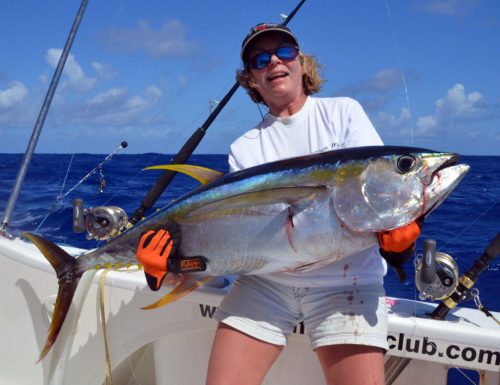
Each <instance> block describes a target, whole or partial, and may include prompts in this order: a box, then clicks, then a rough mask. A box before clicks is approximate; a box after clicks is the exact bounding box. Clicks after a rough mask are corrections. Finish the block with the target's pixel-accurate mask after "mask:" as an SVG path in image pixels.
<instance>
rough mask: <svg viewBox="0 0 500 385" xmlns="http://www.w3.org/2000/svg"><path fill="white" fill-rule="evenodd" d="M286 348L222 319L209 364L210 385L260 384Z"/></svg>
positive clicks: (208, 383) (208, 384)
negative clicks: (243, 330)
mask: <svg viewBox="0 0 500 385" xmlns="http://www.w3.org/2000/svg"><path fill="white" fill-rule="evenodd" d="M282 350H283V346H280V345H273V344H270V343H267V342H264V341H261V340H258V339H256V338H253V337H251V336H249V335H247V334H245V333H242V332H240V331H238V330H236V329H234V328H232V327H230V326H228V325H225V324H223V323H219V325H218V327H217V331H216V333H215V339H214V343H213V346H212V352H211V354H210V361H209V364H208V374H207V382H206V383H207V385H235V384H239V385H259V384H261V383H262V381H263V380H264V377H265V375H266V373H267V372H268V370H269V369H270V368H271V366H272V364H273V363H274V361H276V359H277V358H278V356H279V354H280V353H281V351H282Z"/></svg>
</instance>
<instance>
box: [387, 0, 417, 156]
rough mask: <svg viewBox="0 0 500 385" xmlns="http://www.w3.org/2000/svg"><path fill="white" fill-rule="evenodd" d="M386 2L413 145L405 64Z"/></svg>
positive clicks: (411, 118) (411, 138)
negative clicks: (402, 60) (403, 63)
mask: <svg viewBox="0 0 500 385" xmlns="http://www.w3.org/2000/svg"><path fill="white" fill-rule="evenodd" d="M384 2H385V8H386V10H387V18H388V21H389V27H390V28H391V34H392V41H393V43H394V49H395V50H396V57H397V60H398V65H399V71H400V72H401V79H402V81H403V88H404V91H405V96H406V106H407V107H408V114H409V121H410V140H411V145H412V146H413V116H412V109H411V106H410V94H409V92H408V85H407V83H406V75H405V71H404V70H403V65H402V62H401V55H400V51H399V46H398V41H397V39H396V32H395V30H394V25H393V23H392V16H391V10H390V8H389V2H388V0H384Z"/></svg>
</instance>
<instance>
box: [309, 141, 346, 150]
mask: <svg viewBox="0 0 500 385" xmlns="http://www.w3.org/2000/svg"><path fill="white" fill-rule="evenodd" d="M339 148H340V143H338V142H332V143H330V144H329V145H327V146H323V147H321V148H320V149H318V150H316V151H313V153H318V152H325V151H332V150H336V149H339Z"/></svg>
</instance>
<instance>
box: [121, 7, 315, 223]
mask: <svg viewBox="0 0 500 385" xmlns="http://www.w3.org/2000/svg"><path fill="white" fill-rule="evenodd" d="M304 2H305V0H301V1H300V2H299V4H298V5H297V6H296V7H295V8H294V10H293V11H292V12H291V13H290V14H289V15H288V16H287V17H286V19H285V20H284V21H283V22H282V25H287V24H288V23H289V22H290V20H292V18H293V17H294V16H295V14H296V13H297V11H298V10H299V9H300V7H301V6H302V4H304ZM239 86H240V85H239V83H238V82H235V83H234V85H233V86H232V87H231V89H230V90H229V92H228V93H227V94H226V95H225V96H224V98H222V100H221V101H220V102H219V104H218V105H217V107H216V108H215V109H214V110H213V111H212V113H211V114H210V115H209V117H208V118H207V120H205V122H204V123H203V124H202V125H201V127H200V128H198V129H197V130H196V131H195V132H194V133H193V134H192V135H191V137H190V138H189V139H188V140H187V142H186V143H184V146H182V148H181V149H180V151H179V152H178V153H177V155H176V156H175V157H174V159H173V160H172V163H173V164H182V163H186V161H187V160H188V158H189V157H190V156H191V154H192V153H193V152H194V150H195V149H196V147H198V145H199V144H200V142H201V140H202V139H203V137H204V136H205V133H206V131H207V129H208V128H209V127H210V125H211V124H212V123H213V121H214V120H215V118H216V117H217V115H219V113H220V112H221V110H222V109H223V108H224V107H225V105H226V104H227V102H229V99H231V97H232V96H233V94H234V93H235V92H236V90H237V89H238V87H239ZM175 174H177V173H176V172H175V171H170V170H166V171H164V172H163V174H162V175H161V176H160V177H159V178H158V180H157V181H156V183H155V184H154V186H153V187H152V188H151V190H149V192H148V193H147V194H146V196H145V197H144V199H143V200H142V202H141V204H140V206H139V207H138V208H137V210H135V212H134V214H133V215H132V216H131V217H130V218H129V222H130V223H131V224H133V225H134V224H136V223H137V222H139V221H140V220H141V219H142V218H143V217H144V216H145V214H146V212H147V211H148V210H149V209H150V208H151V207H153V205H154V203H155V202H156V201H157V200H158V198H159V197H160V195H161V194H162V193H163V191H165V189H166V188H167V186H168V185H169V184H170V182H171V181H172V179H173V177H174V176H175Z"/></svg>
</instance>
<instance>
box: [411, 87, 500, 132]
mask: <svg viewBox="0 0 500 385" xmlns="http://www.w3.org/2000/svg"><path fill="white" fill-rule="evenodd" d="M494 115H495V111H494V108H492V106H488V105H487V104H486V101H485V100H484V98H483V96H482V95H481V94H480V93H479V92H471V93H469V94H466V92H465V87H464V86H463V85H462V84H455V85H454V86H453V87H452V88H450V89H449V90H448V92H447V94H446V96H445V97H444V98H442V99H439V100H437V101H436V103H435V108H434V113H433V114H432V115H428V116H422V117H420V118H419V119H418V120H417V122H416V131H415V134H416V135H419V136H425V135H435V134H436V131H447V130H448V129H453V128H457V127H460V126H462V125H463V124H464V123H466V122H470V121H478V120H485V119H489V118H492V117H493V116H494Z"/></svg>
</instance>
